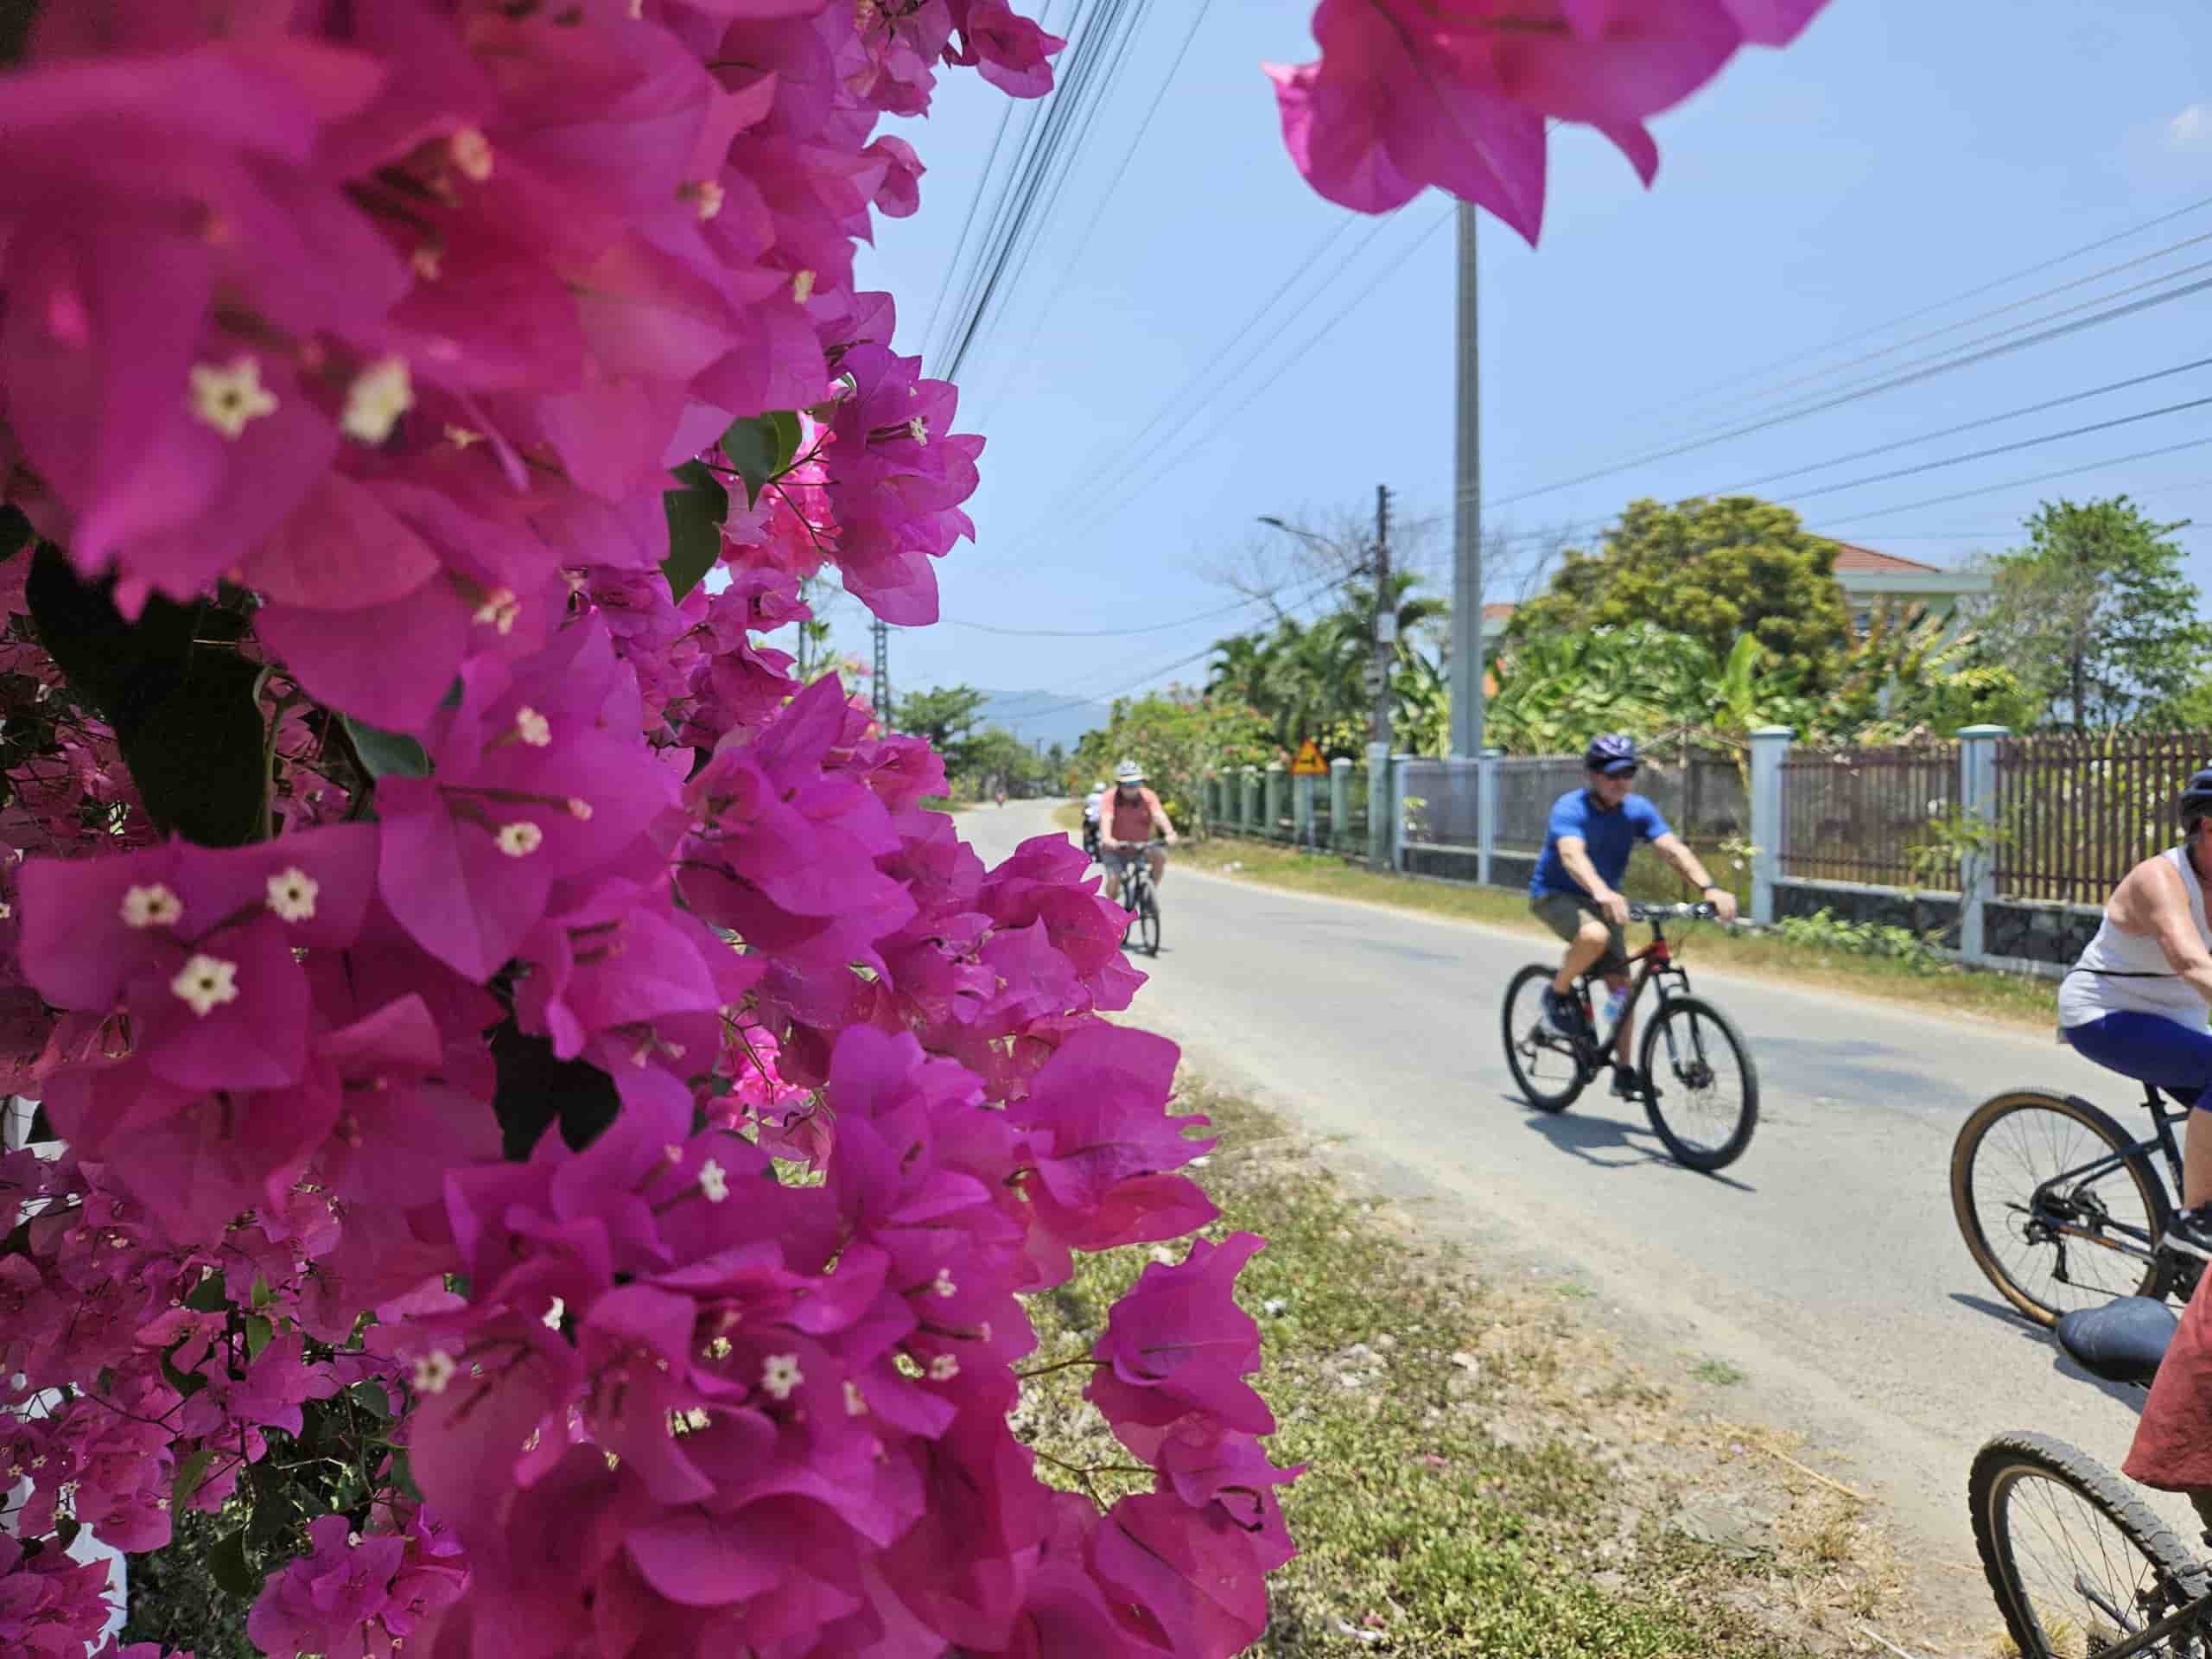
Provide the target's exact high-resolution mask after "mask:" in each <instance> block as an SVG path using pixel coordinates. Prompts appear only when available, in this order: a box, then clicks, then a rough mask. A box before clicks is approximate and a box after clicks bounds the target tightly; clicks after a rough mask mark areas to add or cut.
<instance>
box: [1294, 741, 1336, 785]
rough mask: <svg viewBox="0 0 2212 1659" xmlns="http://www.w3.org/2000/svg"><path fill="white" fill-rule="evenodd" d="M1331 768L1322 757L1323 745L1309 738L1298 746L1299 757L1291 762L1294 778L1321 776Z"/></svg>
mask: <svg viewBox="0 0 2212 1659" xmlns="http://www.w3.org/2000/svg"><path fill="white" fill-rule="evenodd" d="M1328 770H1329V763H1328V762H1327V761H1326V760H1323V759H1322V758H1321V746H1320V745H1319V743H1316V742H1315V741H1313V739H1312V738H1310V737H1309V738H1307V739H1306V741H1304V742H1303V743H1301V744H1300V745H1299V746H1298V758H1297V759H1296V760H1293V761H1292V762H1291V763H1290V775H1291V776H1292V777H1294V778H1319V777H1321V776H1323V775H1325V773H1326V772H1328Z"/></svg>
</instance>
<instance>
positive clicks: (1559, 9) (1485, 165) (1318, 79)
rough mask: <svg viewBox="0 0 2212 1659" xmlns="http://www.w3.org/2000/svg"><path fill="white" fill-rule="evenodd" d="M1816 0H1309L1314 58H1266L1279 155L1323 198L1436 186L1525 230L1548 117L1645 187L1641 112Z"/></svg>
mask: <svg viewBox="0 0 2212 1659" xmlns="http://www.w3.org/2000/svg"><path fill="white" fill-rule="evenodd" d="M1823 3H1825V0H1443V3H1434V0H1321V3H1320V4H1319V6H1317V7H1316V8H1315V10H1314V14H1313V36H1314V39H1315V40H1316V41H1318V42H1319V44H1320V47H1321V57H1320V59H1319V60H1318V61H1317V62H1314V63H1310V64H1306V65H1303V66H1301V67H1297V68H1286V67H1279V66H1273V65H1271V66H1269V67H1268V75H1269V76H1270V77H1271V78H1272V79H1274V83H1275V91H1276V99H1277V102H1278V104H1279V105H1280V108H1281V117H1282V125H1283V138H1284V142H1285V143H1286V144H1287V147H1288V148H1289V150H1290V153H1291V159H1292V160H1293V162H1295V163H1296V165H1297V167H1298V169H1299V171H1300V173H1302V174H1304V175H1306V180H1307V181H1308V182H1309V183H1311V184H1312V185H1313V188H1315V189H1317V190H1319V192H1320V193H1321V194H1323V195H1325V196H1326V197H1328V198H1329V200H1332V201H1335V202H1338V203H1340V204H1342V205H1343V206H1344V207H1351V208H1355V209H1357V210H1358V211H1360V212H1363V213H1387V212H1389V210H1390V209H1392V208H1394V207H1400V206H1402V205H1403V204H1404V203H1405V202H1407V201H1408V200H1411V199H1412V198H1413V197H1414V195H1416V194H1419V193H1420V192H1421V190H1423V189H1425V188H1427V187H1428V186H1430V185H1436V186H1439V187H1440V188H1443V189H1446V190H1447V191H1449V192H1451V193H1452V194H1454V195H1457V196H1459V197H1460V198H1462V199H1463V200H1468V201H1471V202H1475V203H1477V204H1478V205H1479V206H1482V207H1487V208H1489V209H1490V210H1491V212H1492V213H1496V214H1497V216H1498V217H1499V218H1501V219H1504V220H1505V222H1506V223H1507V224H1509V225H1510V226H1513V228H1514V229H1515V230H1516V231H1518V232H1520V233H1521V234H1522V236H1523V237H1525V238H1528V239H1529V241H1530V242H1532V243H1533V242H1534V241H1535V239H1536V237H1537V233H1538V232H1539V231H1540V230H1541V226H1542V222H1543V201H1544V150H1545V140H1544V122H1545V120H1546V119H1547V118H1550V119H1556V120H1567V121H1579V122H1583V123H1586V124H1589V125H1591V126H1592V127H1595V128H1596V129H1597V130H1599V131H1600V132H1602V133H1604V134H1605V136H1606V137H1608V138H1610V139H1611V140H1612V141H1613V143H1615V144H1617V145H1618V146H1619V148H1620V149H1621V150H1622V151H1623V153H1624V154H1625V155H1626V156H1628V157H1629V159H1630V162H1632V163H1633V164H1634V165H1635V167H1636V169H1637V173H1638V175H1640V176H1641V177H1642V178H1643V181H1644V182H1645V183H1646V184H1649V182H1650V181H1651V179H1652V176H1653V175H1654V174H1655V173H1656V170H1657V168H1658V165H1659V152H1658V149H1657V147H1656V145H1655V144H1654V143H1652V140H1651V137H1650V135H1649V133H1648V132H1646V131H1645V130H1644V127H1643V124H1644V122H1645V121H1647V120H1648V119H1649V118H1651V117H1652V116H1654V115H1656V114H1658V113H1659V112H1660V111H1662V110H1665V109H1668V108H1670V107H1671V106H1673V105H1675V104H1677V103H1679V102H1680V101H1681V99H1684V98H1686V97H1688V95H1689V94H1690V93H1691V92H1695V91H1696V90H1697V89H1698V88H1699V87H1700V86H1703V85H1704V84H1705V83H1706V82H1707V80H1709V79H1712V78H1713V76H1714V75H1715V74H1717V73H1719V71H1720V69H1721V67H1723V66H1724V65H1725V64H1726V62H1727V60H1729V58H1730V57H1732V55H1733V54H1735V52H1736V50H1737V48H1738V47H1740V46H1743V45H1745V44H1746V43H1749V44H1755V45H1764V46H1782V45H1785V44H1787V43H1788V42H1789V41H1790V40H1792V39H1794V38H1795V37H1796V35H1797V34H1798V32H1799V31H1801V30H1802V29H1803V28H1804V26H1805V25H1806V23H1807V22H1809V21H1810V20H1811V19H1812V17H1813V16H1815V14H1816V13H1817V12H1818V11H1819V10H1820V9H1821V5H1822V4H1823Z"/></svg>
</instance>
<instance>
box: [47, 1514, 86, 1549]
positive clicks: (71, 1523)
mask: <svg viewBox="0 0 2212 1659" xmlns="http://www.w3.org/2000/svg"><path fill="white" fill-rule="evenodd" d="M84 1529H85V1523H84V1522H81V1521H79V1520H78V1519H77V1518H76V1516H70V1515H65V1516H61V1517H60V1519H59V1520H57V1521H56V1522H54V1542H55V1543H57V1544H59V1545H60V1546H61V1548H63V1549H64V1550H67V1548H69V1546H70V1545H72V1544H73V1543H75V1542H76V1541H77V1535H78V1534H79V1533H80V1532H82V1531H83V1530H84Z"/></svg>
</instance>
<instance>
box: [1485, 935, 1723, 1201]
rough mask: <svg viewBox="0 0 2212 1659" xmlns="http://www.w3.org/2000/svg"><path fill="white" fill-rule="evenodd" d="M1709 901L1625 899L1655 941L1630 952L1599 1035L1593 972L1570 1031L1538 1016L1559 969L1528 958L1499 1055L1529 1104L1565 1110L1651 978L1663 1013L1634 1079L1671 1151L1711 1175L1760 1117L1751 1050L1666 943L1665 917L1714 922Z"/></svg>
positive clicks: (1602, 1065)
mask: <svg viewBox="0 0 2212 1659" xmlns="http://www.w3.org/2000/svg"><path fill="white" fill-rule="evenodd" d="M1715 913H1716V912H1714V910H1713V906H1711V905H1630V906H1629V912H1628V914H1629V920H1630V922H1642V923H1647V924H1649V926H1650V929H1651V943H1650V944H1647V945H1645V946H1644V947H1643V949H1642V950H1638V951H1637V953H1636V954H1635V955H1634V956H1633V957H1630V959H1629V965H1630V967H1631V968H1633V969H1636V970H1637V971H1636V975H1635V977H1634V978H1633V979H1632V980H1631V981H1630V983H1629V993H1628V1001H1627V1002H1626V1003H1625V1004H1624V1005H1623V1007H1622V1008H1621V1013H1620V1017H1619V1019H1618V1020H1615V1021H1614V1022H1613V1025H1612V1027H1611V1030H1609V1031H1607V1032H1606V1033H1605V1034H1604V1035H1603V1036H1599V1034H1598V1021H1597V1018H1596V1016H1595V1015H1594V1014H1593V1013H1592V1008H1591V995H1590V992H1591V988H1592V986H1593V985H1595V984H1599V983H1601V981H1600V980H1599V976H1598V974H1597V972H1596V970H1595V969H1592V971H1591V972H1589V973H1586V974H1585V975H1583V976H1582V977H1581V978H1580V979H1579V980H1577V981H1576V982H1575V986H1574V1003H1575V1006H1576V1007H1579V1008H1580V1010H1581V1012H1582V1020H1581V1027H1582V1028H1581V1030H1580V1033H1578V1034H1576V1035H1574V1036H1568V1035H1567V1033H1564V1032H1560V1031H1557V1030H1554V1028H1553V1027H1552V1024H1551V1022H1550V1020H1548V1019H1547V1018H1546V1017H1545V1014H1544V988H1545V987H1547V986H1548V985H1549V984H1550V983H1551V982H1552V979H1553V976H1554V974H1555V973H1556V972H1557V971H1558V970H1557V969H1554V968H1550V967H1548V966H1546V965H1545V964H1544V963H1529V966H1527V967H1526V968H1523V969H1522V970H1521V971H1520V972H1519V973H1517V974H1516V975H1515V976H1513V982H1512V983H1511V984H1510V985H1509V986H1507V988H1506V991H1505V1014H1504V1025H1505V1063H1506V1065H1508V1066H1510V1067H1511V1068H1512V1071H1513V1081H1514V1082H1515V1083H1516V1084H1519V1085H1520V1087H1521V1092H1522V1094H1523V1095H1524V1096H1527V1097H1528V1101H1529V1104H1530V1105H1531V1106H1534V1107H1535V1108H1536V1109H1538V1110H1539V1111H1545V1112H1563V1111H1565V1110H1566V1109H1567V1108H1568V1107H1569V1106H1572V1105H1573V1103H1574V1102H1575V1099H1576V1097H1577V1096H1580V1094H1581V1092H1582V1091H1583V1090H1585V1089H1586V1088H1588V1087H1589V1086H1590V1084H1592V1082H1593V1081H1595V1080H1596V1079H1597V1078H1598V1077H1600V1076H1602V1075H1604V1074H1605V1072H1606V1071H1608V1070H1609V1069H1610V1067H1611V1054H1612V1051H1613V1038H1614V1034H1615V1033H1618V1031H1619V1030H1620V1026H1621V1021H1622V1020H1627V1019H1628V1018H1629V1017H1630V1015H1632V1014H1634V1013H1635V1012H1636V1006H1637V1003H1638V1002H1640V1001H1643V988H1644V987H1645V986H1647V985H1653V986H1656V988H1657V993H1658V997H1659V1011H1658V1012H1657V1013H1656V1014H1653V1015H1652V1016H1651V1020H1650V1023H1649V1025H1647V1026H1646V1027H1644V1029H1643V1041H1642V1042H1641V1043H1640V1044H1639V1045H1638V1046H1637V1063H1636V1086H1637V1094H1638V1095H1639V1096H1640V1097H1641V1098H1642V1100H1643V1109H1644V1110H1645V1111H1646V1112H1647V1113H1648V1114H1649V1116H1650V1119H1651V1127H1652V1128H1654V1129H1655V1130H1656V1131H1657V1132H1658V1135H1659V1138H1660V1140H1661V1141H1664V1142H1665V1143H1666V1147H1667V1150H1668V1151H1669V1153H1671V1154H1673V1155H1674V1158H1675V1161H1676V1162H1677V1163H1680V1164H1683V1165H1685V1166H1688V1167H1689V1168H1691V1169H1694V1170H1700V1171H1702V1172H1704V1173H1707V1174H1710V1173H1712V1172H1713V1171H1714V1170H1717V1169H1724V1168H1726V1166H1728V1165H1730V1164H1732V1163H1734V1162H1735V1161H1736V1160H1737V1159H1738V1158H1740V1157H1742V1156H1743V1155H1744V1148H1745V1147H1748V1146H1750V1145H1751V1131H1752V1129H1753V1128H1756V1127H1757V1126H1758V1119H1759V1079H1758V1070H1757V1069H1756V1068H1755V1067H1754V1066H1753V1065H1752V1064H1751V1050H1750V1048H1749V1047H1748V1046H1746V1045H1745V1042H1744V1039H1743V1036H1742V1034H1741V1033H1738V1031H1737V1029H1736V1027H1735V1025H1734V1023H1733V1022H1732V1020H1729V1018H1728V1016H1727V1015H1726V1014H1723V1013H1721V1012H1720V1010H1719V1009H1718V1008H1716V1007H1713V1004H1712V1003H1710V1002H1708V1001H1706V1000H1705V999H1704V998H1703V997H1700V996H1693V995H1691V994H1690V976H1689V972H1688V969H1685V968H1684V967H1683V966H1682V964H1681V963H1680V962H1679V961H1677V960H1676V959H1675V954H1674V951H1673V949H1672V948H1671V947H1670V946H1669V944H1668V943H1667V935H1666V929H1665V924H1666V923H1668V922H1670V921H1710V920H1712V919H1713V916H1714V914H1715Z"/></svg>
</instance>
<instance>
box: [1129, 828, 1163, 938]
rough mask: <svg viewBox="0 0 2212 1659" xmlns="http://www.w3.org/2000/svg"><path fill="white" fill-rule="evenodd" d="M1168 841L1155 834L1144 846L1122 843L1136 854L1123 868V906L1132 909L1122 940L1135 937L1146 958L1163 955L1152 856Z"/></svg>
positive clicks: (1158, 903) (1158, 904)
mask: <svg viewBox="0 0 2212 1659" xmlns="http://www.w3.org/2000/svg"><path fill="white" fill-rule="evenodd" d="M1166 844H1167V843H1166V842H1165V841H1163V840H1161V839H1160V838H1159V837H1158V836H1154V838H1153V839H1152V840H1150V841H1147V842H1144V843H1143V844H1142V845H1141V846H1138V845H1135V844H1134V843H1132V842H1126V841H1125V842H1122V846H1121V850H1122V851H1123V852H1126V853H1134V854H1135V857H1134V858H1132V859H1131V860H1130V861H1129V863H1128V865H1127V866H1126V867H1125V868H1123V869H1122V909H1123V910H1126V911H1128V912H1129V920H1128V926H1126V927H1124V928H1123V929H1122V944H1124V945H1126V944H1128V942H1129V940H1130V939H1131V938H1135V940H1136V941H1137V948H1138V949H1139V950H1142V951H1143V952H1144V953H1145V955H1147V957H1156V956H1158V955H1159V954H1160V899H1159V897H1158V895H1157V894H1156V893H1155V892H1154V887H1153V885H1152V855H1153V853H1154V851H1156V850H1157V849H1160V848H1162V847H1165V846H1166Z"/></svg>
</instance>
